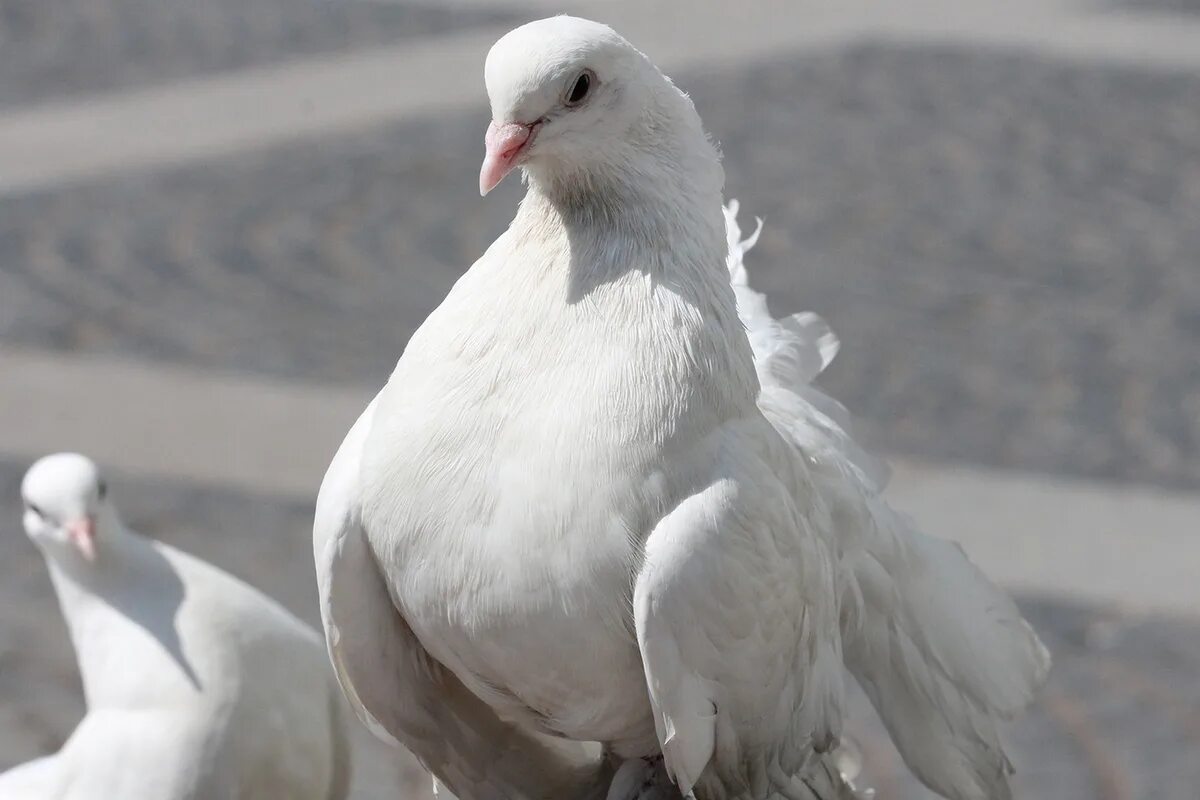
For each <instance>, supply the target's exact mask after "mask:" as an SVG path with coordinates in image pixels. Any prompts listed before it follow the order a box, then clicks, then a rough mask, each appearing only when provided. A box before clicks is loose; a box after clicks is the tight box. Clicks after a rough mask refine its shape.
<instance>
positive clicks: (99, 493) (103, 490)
mask: <svg viewBox="0 0 1200 800" xmlns="http://www.w3.org/2000/svg"><path fill="white" fill-rule="evenodd" d="M106 494H108V484H107V483H105V482H104V481H100V482H99V483H97V484H96V499H97V500H103V499H104V495H106Z"/></svg>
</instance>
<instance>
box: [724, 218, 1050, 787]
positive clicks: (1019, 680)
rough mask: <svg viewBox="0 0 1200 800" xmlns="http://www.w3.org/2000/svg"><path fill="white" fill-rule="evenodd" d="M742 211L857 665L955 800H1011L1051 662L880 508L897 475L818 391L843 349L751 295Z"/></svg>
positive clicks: (774, 382) (745, 290) (758, 340)
mask: <svg viewBox="0 0 1200 800" xmlns="http://www.w3.org/2000/svg"><path fill="white" fill-rule="evenodd" d="M737 211H738V203H737V201H731V202H730V203H729V205H728V207H726V209H725V222H726V233H727V236H728V239H729V255H728V266H729V274H730V280H731V282H732V284H733V288H734V291H735V293H736V294H737V302H738V313H739V316H740V317H741V319H742V322H743V324H745V326H746V329H747V333H748V335H749V337H750V343H751V346H752V348H753V350H754V359H755V366H756V368H757V371H758V375H759V380H760V382H761V384H762V393H761V395H760V397H759V407H760V409H761V410H762V411H763V413H764V414H765V415H766V417H767V418H768V419H769V420H770V421H771V422H772V424H773V425H774V426H775V427H776V429H778V430H779V431H780V433H781V434H783V435H784V436H785V437H787V438H788V439H789V440H790V441H791V442H792V443H793V444H794V445H795V446H796V447H797V448H799V449H800V450H801V451H802V452H803V454H804V455H805V456H806V461H807V462H808V463H809V465H810V474H809V476H808V477H809V479H810V480H812V481H813V482H814V483H815V484H816V490H817V491H816V492H815V495H816V496H818V497H821V498H823V499H824V500H825V501H826V502H828V504H829V512H830V517H831V525H830V528H831V530H829V531H828V532H827V535H828V536H829V538H830V540H831V543H832V545H833V546H834V547H835V548H836V549H837V552H839V554H840V557H841V576H842V578H843V580H844V582H845V588H844V590H843V595H844V597H843V615H842V616H843V620H844V622H843V631H842V635H843V640H844V641H843V646H844V652H845V658H846V664H847V666H848V667H849V669H850V671H851V672H852V673H853V674H854V676H855V678H856V679H857V680H858V682H859V683H860V684H861V685H862V686H863V688H864V690H865V691H866V693H867V695H868V696H869V697H870V698H871V701H872V703H873V704H874V705H875V708H876V709H877V710H878V712H879V714H880V717H881V718H882V719H883V721H884V723H885V724H886V725H887V728H888V730H889V732H890V733H891V735H892V738H893V740H894V741H895V743H896V745H897V748H898V749H899V750H900V753H901V755H903V757H904V760H905V761H906V763H908V765H909V767H911V768H912V770H913V772H915V773H916V774H917V776H918V777H920V778H921V780H923V781H924V782H925V783H926V784H928V785H929V786H930V787H932V788H933V789H934V790H936V791H938V792H939V793H941V794H944V795H946V796H947V797H950V798H953V799H954V800H1004V799H1005V798H1009V797H1011V791H1010V789H1009V786H1008V775H1009V773H1011V771H1012V766H1011V764H1010V763H1009V761H1008V758H1007V757H1006V756H1005V754H1004V751H1003V748H1002V746H1001V743H1000V740H999V734H998V731H997V723H998V721H999V720H1000V719H1002V718H1006V717H1009V716H1011V715H1012V714H1014V713H1016V712H1017V711H1019V710H1021V709H1022V708H1024V707H1025V706H1026V705H1027V704H1028V703H1029V702H1030V701H1031V700H1032V698H1033V693H1034V691H1035V690H1036V688H1037V687H1038V686H1039V685H1041V683H1042V682H1043V681H1044V680H1045V678H1046V675H1047V672H1048V671H1049V669H1050V654H1049V652H1048V651H1047V650H1046V648H1045V647H1044V646H1043V645H1042V643H1041V642H1040V641H1039V640H1038V637H1037V635H1036V634H1035V633H1034V631H1033V629H1032V628H1030V627H1029V625H1028V623H1026V622H1025V620H1024V619H1022V617H1021V614H1020V611H1019V610H1018V609H1017V607H1016V605H1015V604H1014V603H1013V602H1012V600H1011V599H1010V598H1009V597H1008V596H1007V595H1006V594H1005V593H1004V592H1002V591H1000V590H999V589H998V588H996V587H995V586H994V585H993V584H992V583H991V582H990V581H989V580H988V579H987V577H986V576H984V575H983V573H982V572H980V571H979V570H978V569H977V568H976V567H975V565H974V564H972V563H971V562H970V561H969V560H968V559H967V557H966V555H965V554H964V553H963V552H962V549H961V548H960V547H958V546H957V545H955V544H952V543H950V542H946V541H942V540H940V539H935V538H932V537H929V536H926V535H924V534H922V533H921V532H919V531H918V530H917V529H916V528H915V527H914V526H913V525H912V523H911V522H910V521H909V520H907V519H906V518H905V517H903V516H902V515H900V514H898V513H896V512H895V511H894V510H893V509H892V508H891V507H890V506H888V504H887V502H886V501H885V500H884V499H883V497H882V496H881V493H882V491H883V488H884V486H885V485H886V483H887V470H886V468H885V467H884V466H883V464H882V463H881V462H880V461H878V460H877V459H875V458H872V457H871V456H869V455H867V454H866V453H865V452H864V451H863V450H862V449H861V448H860V447H859V446H858V445H857V444H855V442H854V441H853V439H852V438H851V437H850V435H849V433H848V423H849V414H848V413H847V412H846V409H845V408H844V407H842V405H841V404H840V403H838V402H837V401H836V400H834V399H833V398H831V397H829V396H828V395H826V394H824V393H822V392H821V391H819V390H818V389H817V388H816V387H814V386H813V385H812V381H813V380H814V379H815V378H816V377H817V375H819V374H820V373H821V371H822V370H824V369H825V368H826V367H827V366H828V365H829V363H830V361H832V360H833V358H834V356H835V355H836V354H837V351H838V340H837V337H836V336H835V335H834V334H833V331H832V330H830V328H829V326H828V325H827V324H826V323H825V322H824V320H822V319H821V318H820V317H818V316H816V315H815V314H808V313H801V314H794V315H792V316H790V317H786V318H784V319H782V320H777V319H775V318H774V317H772V316H771V314H770V311H769V310H768V308H767V303H766V298H765V297H764V296H763V295H761V294H759V293H758V292H755V291H754V290H753V289H751V288H750V286H749V283H748V280H747V276H746V268H745V264H744V256H745V253H746V252H747V251H748V250H749V249H750V248H751V247H753V246H754V243H755V242H756V241H757V239H758V236H759V234H760V233H761V231H762V223H761V221H760V222H759V224H758V227H757V228H756V229H755V231H754V234H753V235H751V236H750V237H749V238H747V239H744V240H743V239H741V229H740V227H739V226H738V224H737Z"/></svg>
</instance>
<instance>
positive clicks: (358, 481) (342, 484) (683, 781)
mask: <svg viewBox="0 0 1200 800" xmlns="http://www.w3.org/2000/svg"><path fill="white" fill-rule="evenodd" d="M485 74H486V82H487V88H488V94H489V97H490V100H491V110H492V118H493V121H492V124H491V126H490V127H489V129H488V132H487V137H486V157H485V160H484V163H483V169H482V172H481V175H480V189H481V190H482V191H483V192H485V193H486V192H487V191H488V190H490V189H491V188H492V187H494V186H495V185H496V184H497V183H498V182H499V181H500V180H501V179H502V178H503V177H504V176H505V174H506V173H508V172H509V171H511V170H513V169H514V168H515V167H518V166H519V167H521V168H522V169H523V171H524V174H525V178H526V180H527V182H528V185H529V189H528V192H527V193H526V195H525V199H524V200H523V202H522V203H521V206H520V209H519V210H518V212H517V215H516V218H515V219H514V220H513V222H512V224H511V225H510V226H509V228H508V230H507V231H506V232H505V233H503V234H502V235H501V236H500V238H499V239H497V240H496V241H495V243H494V244H492V246H491V247H489V248H488V250H487V252H486V253H485V254H484V255H483V256H482V257H481V258H480V259H479V260H478V261H477V262H476V263H475V264H474V266H472V267H471V268H470V270H469V271H467V273H466V274H465V275H464V276H463V277H462V278H461V279H460V280H459V281H458V283H457V284H456V285H455V286H454V288H453V289H452V290H451V292H450V294H449V296H447V298H446V299H445V301H444V302H443V303H442V305H441V306H440V307H438V308H437V310H435V311H434V312H433V313H432V314H431V315H430V316H429V318H428V319H427V320H426V321H425V323H424V324H423V325H422V326H421V327H420V329H419V330H417V332H416V333H415V334H414V335H413V337H412V339H411V340H410V341H409V343H408V346H407V347H406V348H405V351H404V354H403V355H402V356H401V357H400V360H399V363H398V364H397V366H396V369H395V371H394V372H393V374H392V376H391V379H390V380H389V382H388V384H387V386H386V387H385V388H384V389H383V390H382V391H381V392H380V394H379V396H378V397H377V398H376V399H375V400H374V402H372V403H371V405H370V406H369V407H368V408H367V410H366V411H365V412H364V414H363V415H362V417H361V418H360V419H359V420H358V422H357V423H356V424H355V425H354V427H353V428H352V429H351V431H350V433H349V435H348V436H347V437H346V440H345V442H344V443H343V444H342V446H341V449H340V450H339V451H338V453H337V455H336V456H335V458H334V461H333V463H332V465H331V466H330V468H329V472H328V474H327V475H326V478H325V483H324V485H323V486H322V488H321V494H320V497H319V500H318V505H317V514H316V521H315V531H314V540H315V541H314V546H315V555H316V559H317V566H318V579H319V584H320V592H321V599H322V614H323V619H324V623H325V629H326V638H327V642H328V645H329V649H330V652H331V655H332V659H333V662H334V664H335V667H336V670H337V673H338V676H339V679H340V681H341V684H342V687H343V689H344V690H345V692H346V694H347V695H348V696H349V697H350V699H351V700H352V702H353V704H354V705H355V706H356V708H357V711H358V713H359V715H360V716H361V717H362V718H363V719H364V720H366V721H367V722H368V723H369V724H370V725H371V726H372V727H373V728H374V729H375V730H376V731H377V732H379V733H381V734H382V735H385V736H388V737H390V738H393V739H395V740H397V741H399V742H402V743H403V744H405V745H406V746H408V747H409V748H410V749H411V750H412V751H413V752H415V753H416V754H417V755H418V756H419V757H420V758H421V759H422V761H423V762H424V763H425V765H426V766H427V767H429V769H430V770H432V772H433V773H434V774H435V775H436V776H437V778H439V779H440V780H441V781H442V783H443V784H445V785H446V786H447V787H448V788H450V789H451V790H452V791H453V792H454V793H455V794H456V795H457V796H458V797H460V798H462V799H463V800H483V799H484V798H486V799H487V800H492V799H493V798H509V799H510V800H532V799H533V798H539V799H541V798H547V799H548V798H554V799H555V800H560V799H561V798H568V799H569V800H575V798H604V797H606V795H607V796H608V797H609V798H610V799H613V800H615V798H620V799H621V800H624V797H626V796H629V795H630V794H631V793H632V794H637V793H638V792H639V791H640V789H639V785H638V784H639V781H640V780H642V778H641V777H639V776H645V779H646V780H648V781H651V782H653V777H654V771H655V769H656V767H655V759H658V758H660V757H661V758H662V759H663V766H664V767H665V771H666V773H667V774H668V775H669V776H670V778H671V779H672V780H673V781H674V782H675V784H676V785H677V786H678V790H679V791H680V792H682V793H683V794H684V795H694V796H695V797H697V798H700V800H725V799H729V800H768V799H769V800H783V798H788V799H789V800H794V799H796V798H802V799H805V800H811V799H812V798H822V799H824V798H830V797H842V796H845V795H846V792H847V791H848V790H847V789H846V787H845V786H844V785H841V781H840V779H839V778H838V775H837V771H836V769H834V768H833V767H832V761H833V757H832V755H831V754H830V753H831V748H833V747H834V746H835V744H836V743H837V742H838V738H839V735H840V732H841V726H842V713H843V697H844V684H843V671H844V670H846V669H848V670H849V671H850V673H852V674H853V675H854V676H855V678H857V680H858V681H859V683H860V684H861V685H862V686H863V688H864V689H865V690H866V692H867V694H868V695H869V696H870V698H871V699H872V701H873V702H874V704H875V707H876V708H877V709H878V711H879V713H880V714H881V716H882V717H883V720H884V721H885V722H886V724H887V727H888V729H889V730H890V731H891V734H892V736H893V738H894V739H895V741H896V744H897V745H898V747H899V748H900V751H901V753H902V754H903V756H904V758H905V760H906V761H907V763H908V764H909V766H910V767H911V768H912V769H913V770H914V771H915V772H916V774H917V775H919V776H920V777H921V779H922V780H924V781H925V782H926V783H927V784H928V785H929V786H931V787H933V788H934V789H935V790H937V791H938V792H940V793H942V794H943V795H945V796H947V797H950V798H955V800H999V799H1001V798H1008V797H1009V796H1010V791H1009V788H1008V775H1009V773H1010V772H1011V767H1010V765H1009V761H1008V759H1007V758H1006V757H1005V754H1004V751H1003V749H1002V748H1001V744H1000V741H999V738H998V735H997V722H998V720H999V719H1001V718H1002V717H1005V716H1007V715H1010V714H1012V713H1015V712H1017V711H1018V710H1020V709H1021V708H1022V707H1024V706H1025V705H1026V704H1027V703H1028V702H1029V701H1030V699H1031V696H1032V694H1033V692H1034V690H1035V688H1036V687H1037V685H1038V684H1039V683H1040V682H1041V681H1042V679H1043V678H1044V676H1045V674H1046V672H1047V670H1048V668H1049V657H1048V654H1047V652H1046V650H1045V649H1044V648H1043V647H1042V645H1041V643H1040V642H1039V641H1038V639H1037V637H1036V635H1035V634H1034V633H1033V631H1032V630H1031V629H1030V627H1029V626H1028V625H1027V624H1026V623H1025V621H1024V620H1023V619H1022V618H1021V615H1020V613H1019V612H1018V610H1017V608H1016V607H1015V606H1014V604H1013V603H1012V601H1011V600H1009V598H1008V597H1006V596H1005V595H1004V594H1003V593H1002V592H1000V591H999V590H998V589H996V588H995V587H994V586H993V585H992V584H991V583H989V582H988V581H987V579H986V578H985V577H984V576H983V575H982V574H981V573H980V572H979V571H978V570H977V569H976V568H975V567H974V566H972V565H971V563H970V562H969V561H967V559H966V558H965V557H964V555H963V554H962V552H961V551H960V550H959V548H958V547H956V546H954V545H951V544H948V543H945V542H942V541H939V540H935V539H931V538H928V537H926V536H924V535H922V534H920V533H918V532H917V531H916V530H914V529H913V527H912V526H911V524H910V523H909V522H908V521H907V520H906V519H905V518H903V517H901V516H900V515H898V514H897V513H896V512H894V511H893V510H892V509H891V508H890V507H889V506H888V505H887V504H886V502H885V501H884V500H883V499H882V497H881V496H880V491H881V489H882V483H883V473H882V470H879V469H878V468H877V467H875V466H874V465H873V464H872V462H871V461H870V459H868V458H867V457H866V456H865V455H864V454H863V453H862V452H861V451H860V450H859V449H858V448H857V447H856V446H855V445H854V443H853V442H852V441H851V439H850V437H849V435H848V434H847V432H846V428H845V426H844V423H843V416H844V414H843V411H842V409H841V408H840V407H839V406H838V405H837V404H836V403H835V402H834V401H832V400H831V399H830V398H828V397H826V396H825V395H823V394H821V393H819V392H818V391H817V390H816V389H814V388H813V387H812V386H811V385H810V382H811V381H812V379H813V377H814V376H815V375H816V374H817V373H818V372H820V370H821V369H822V368H823V367H824V366H825V364H826V363H827V362H828V361H829V359H830V358H832V356H833V351H834V349H835V345H836V340H835V339H834V337H833V336H832V334H831V333H830V332H829V331H828V330H827V329H826V328H825V327H824V326H823V324H822V323H821V322H820V321H819V320H818V319H817V318H815V317H812V316H811V315H809V316H804V315H801V316H796V317H791V318H788V319H783V320H775V319H773V318H772V317H771V316H770V314H769V312H768V311H767V308H766V304H765V301H764V299H763V298H762V297H761V296H760V295H757V294H756V293H754V292H752V291H751V290H749V288H748V287H747V285H746V277H745V273H744V269H743V268H742V263H741V255H742V252H743V250H744V248H745V245H744V244H742V243H739V242H738V240H737V239H738V235H737V230H736V225H731V226H729V230H728V234H727V227H726V220H725V219H724V218H723V215H722V198H721V192H722V184H723V180H724V176H723V172H722V169H721V165H720V162H719V159H718V155H717V152H716V150H715V148H714V146H713V145H712V143H711V142H710V141H709V139H708V137H707V136H706V135H705V133H704V130H703V128H702V126H701V123H700V118H699V117H698V116H697V114H696V110H695V108H694V107H693V105H692V103H691V101H690V100H689V99H688V97H687V96H686V95H684V94H683V93H682V92H681V91H679V90H678V89H677V88H676V87H675V86H674V85H673V84H672V83H671V81H670V80H668V79H667V78H666V77H665V76H664V75H663V74H662V73H661V72H659V70H658V69H656V68H655V66H654V65H653V64H652V63H651V62H650V60H649V59H648V58H647V57H646V56H645V55H643V54H642V53H640V52H639V51H638V50H636V49H635V48H634V47H632V46H631V45H630V44H629V43H628V42H626V41H625V40H624V39H623V38H621V37H620V36H619V35H617V34H616V33H615V32H613V31H612V30H611V29H610V28H608V27H606V26H604V25H600V24H597V23H594V22H588V21H586V20H581V19H575V18H571V17H555V18H552V19H546V20H541V21H538V22H533V23H530V24H528V25H525V26H523V27H520V28H518V29H516V30H514V31H512V32H511V33H509V34H507V35H506V36H505V37H504V38H502V39H501V40H500V41H499V42H497V43H496V45H495V46H494V47H493V48H492V50H491V52H490V53H489V54H488V58H487V64H486V71H485ZM731 216H732V214H731ZM727 235H728V236H729V238H728V240H727ZM541 736H550V737H557V738H559V739H562V740H592V741H598V742H601V743H602V744H603V745H604V749H605V754H606V757H605V758H604V759H603V760H601V761H599V762H597V763H594V764H588V763H586V762H585V763H582V764H581V763H580V762H579V761H578V760H577V759H575V758H572V757H571V754H570V753H568V752H566V751H563V750H561V748H557V747H555V746H554V745H553V743H552V742H551V741H550V740H547V739H544V738H541ZM643 760H645V761H644V762H643ZM614 771H615V772H616V773H617V779H616V780H614V777H613V773H614ZM610 787H611V789H612V791H611V793H610V792H609V788H610Z"/></svg>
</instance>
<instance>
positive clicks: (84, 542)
mask: <svg viewBox="0 0 1200 800" xmlns="http://www.w3.org/2000/svg"><path fill="white" fill-rule="evenodd" d="M66 529H67V536H68V537H70V539H71V543H72V544H73V545H75V548H76V549H77V550H79V554H80V555H81V556H83V557H84V559H85V560H87V561H95V560H96V521H95V520H93V519H92V518H91V517H80V518H79V519H76V520H72V521H71V522H68V523H67V525H66Z"/></svg>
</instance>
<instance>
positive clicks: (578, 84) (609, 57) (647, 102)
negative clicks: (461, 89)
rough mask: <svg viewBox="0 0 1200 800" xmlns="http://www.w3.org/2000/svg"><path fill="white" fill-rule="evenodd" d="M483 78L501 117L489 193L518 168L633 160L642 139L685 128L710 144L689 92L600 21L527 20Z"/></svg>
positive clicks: (488, 168)
mask: <svg viewBox="0 0 1200 800" xmlns="http://www.w3.org/2000/svg"><path fill="white" fill-rule="evenodd" d="M484 79H485V82H486V84H487V91H488V100H489V102H490V104H491V109H492V123H491V125H490V126H489V127H488V131H487V136H486V138H485V147H486V155H485V157H484V162H483V168H482V169H481V170H480V174H479V191H480V193H481V194H487V193H488V192H489V191H491V190H492V189H493V188H495V186H496V185H497V184H499V183H500V181H501V180H503V179H504V177H505V176H506V175H508V173H510V172H511V171H512V170H513V169H515V168H517V167H524V168H526V169H527V170H528V171H530V172H531V173H533V174H535V175H538V174H539V173H542V174H548V173H552V172H554V171H556V170H557V171H559V172H563V171H565V170H571V171H578V170H581V169H582V170H587V169H589V168H597V167H601V168H602V167H603V166H604V165H605V164H614V163H618V162H621V161H623V160H627V159H628V156H629V154H630V152H631V150H630V147H629V145H630V144H631V142H632V141H633V140H635V139H649V138H653V137H655V136H659V137H663V138H664V139H665V138H669V137H673V136H677V135H678V134H679V133H680V132H681V131H680V130H679V128H685V129H693V128H694V132H695V133H698V134H699V136H700V141H701V143H702V145H703V146H705V147H707V146H708V145H707V140H706V139H704V137H703V133H702V132H701V130H700V124H699V118H698V117H696V116H695V110H694V108H693V107H692V106H691V102H690V101H689V100H688V99H687V97H686V96H685V95H684V94H683V93H682V92H680V91H679V90H678V89H676V88H675V87H674V85H672V84H671V82H670V81H669V80H668V79H667V78H666V77H665V76H664V75H663V74H662V73H661V72H659V71H658V69H657V68H656V67H655V66H654V65H653V64H652V63H651V62H650V61H649V59H647V58H646V56H644V55H643V54H642V53H641V52H640V51H638V50H637V49H636V48H635V47H633V45H631V44H630V43H629V42H627V41H626V40H625V39H623V38H622V37H621V36H620V35H618V34H617V33H616V31H614V30H613V29H612V28H610V27H608V26H607V25H602V24H600V23H598V22H591V21H589V20H586V19H579V18H578V17H569V16H558V17H550V18H548V19H542V20H538V21H536V22H530V23H528V24H527V25H522V26H521V27H519V28H517V29H515V30H513V31H510V32H509V33H508V34H506V35H505V36H504V37H503V38H501V39H500V40H499V41H498V42H496V44H495V45H493V46H492V49H491V51H490V52H489V53H488V56H487V62H486V64H485V66H484ZM683 132H685V133H686V132H689V131H683ZM645 146H646V147H651V146H653V143H652V142H650V143H645Z"/></svg>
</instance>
